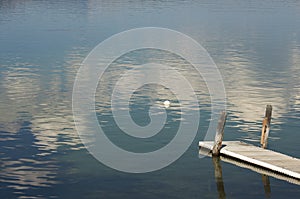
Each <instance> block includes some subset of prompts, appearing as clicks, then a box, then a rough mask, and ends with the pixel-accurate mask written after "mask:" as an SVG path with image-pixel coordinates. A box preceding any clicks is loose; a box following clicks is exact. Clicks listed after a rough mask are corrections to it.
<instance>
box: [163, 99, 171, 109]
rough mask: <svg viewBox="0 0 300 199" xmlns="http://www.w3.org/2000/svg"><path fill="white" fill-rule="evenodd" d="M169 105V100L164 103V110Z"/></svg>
mask: <svg viewBox="0 0 300 199" xmlns="http://www.w3.org/2000/svg"><path fill="white" fill-rule="evenodd" d="M170 104H171V102H170V101H169V100H166V101H164V106H165V108H169V107H170Z"/></svg>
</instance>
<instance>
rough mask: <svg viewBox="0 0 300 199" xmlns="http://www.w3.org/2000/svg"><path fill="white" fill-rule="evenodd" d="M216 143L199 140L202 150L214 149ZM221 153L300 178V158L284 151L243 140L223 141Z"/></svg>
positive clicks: (296, 178) (296, 179) (221, 154)
mask: <svg viewBox="0 0 300 199" xmlns="http://www.w3.org/2000/svg"><path fill="white" fill-rule="evenodd" d="M214 145H215V142H205V141H203V142H202V141H200V142H199V146H200V147H201V149H200V150H203V149H204V150H209V151H212V150H213V147H214ZM219 155H220V156H221V157H222V156H223V157H227V158H232V159H235V160H238V161H242V162H244V163H249V164H251V165H254V166H257V167H259V168H263V169H266V170H269V171H273V172H275V173H279V174H282V175H285V176H288V177H290V178H293V179H295V182H298V180H300V159H298V158H294V157H290V156H288V155H284V154H282V153H278V152H274V151H271V150H268V149H263V148H261V147H257V146H254V145H251V144H247V143H245V142H241V141H223V142H222V147H221V149H220V151H219ZM296 184H298V183H296Z"/></svg>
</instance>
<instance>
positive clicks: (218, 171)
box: [212, 156, 226, 199]
mask: <svg viewBox="0 0 300 199" xmlns="http://www.w3.org/2000/svg"><path fill="white" fill-rule="evenodd" d="M212 161H213V165H214V169H215V181H216V184H217V189H218V194H219V198H220V199H225V198H226V193H225V188H224V182H223V174H222V166H221V163H220V157H215V156H213V157H212Z"/></svg>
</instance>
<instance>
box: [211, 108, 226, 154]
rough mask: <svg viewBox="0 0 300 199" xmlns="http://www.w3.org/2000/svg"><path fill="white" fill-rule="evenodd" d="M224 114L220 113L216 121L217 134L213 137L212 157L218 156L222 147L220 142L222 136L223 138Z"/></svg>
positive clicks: (223, 112)
mask: <svg viewBox="0 0 300 199" xmlns="http://www.w3.org/2000/svg"><path fill="white" fill-rule="evenodd" d="M226 116H227V114H226V112H225V111H222V112H221V115H220V118H219V121H218V127H217V132H216V136H215V143H214V146H213V149H212V155H213V156H218V155H220V150H221V147H222V141H223V136H224V128H225V123H226Z"/></svg>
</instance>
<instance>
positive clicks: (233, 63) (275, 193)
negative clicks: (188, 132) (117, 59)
mask: <svg viewBox="0 0 300 199" xmlns="http://www.w3.org/2000/svg"><path fill="white" fill-rule="evenodd" d="M148 26H151V27H164V28H170V29H174V30H177V31H180V32H182V33H184V34H186V35H189V36H190V37H192V38H193V39H195V40H196V41H197V42H199V43H201V44H202V45H203V47H205V48H206V50H207V51H208V52H209V54H210V55H211V57H212V58H213V59H214V61H215V63H216V64H217V66H218V68H219V70H220V72H221V74H222V77H223V80H224V84H225V88H226V95H227V112H228V118H227V123H226V128H225V139H226V140H242V141H245V142H248V143H251V144H254V145H259V139H260V128H261V121H262V118H263V116H264V108H265V105H266V104H272V105H273V118H272V124H271V127H272V129H271V133H270V137H269V148H270V149H273V150H276V151H280V152H282V153H286V154H289V155H292V156H295V157H300V154H299V151H300V146H299V140H300V134H299V127H300V126H299V121H300V84H299V82H300V2H299V1H279V0H267V1H258V0H253V1H238V0H226V1H216V0H210V1H209V0H207V1H192V0H186V1H177V0H170V1H121V0H118V1H104V0H102V1H96V0H89V1H84V0H77V1H67V0H60V1H55V0H54V1H42V0H36V1H22V0H0V113H1V114H0V158H1V162H0V168H1V170H0V198H218V197H219V198H222V197H221V196H224V194H225V195H226V197H227V198H264V197H270V198H299V196H300V187H299V186H298V185H295V184H292V183H289V182H286V181H281V180H278V179H275V178H272V177H270V188H271V191H269V193H265V190H264V185H263V182H262V177H261V174H259V173H256V172H253V171H250V170H247V169H243V168H240V167H237V166H235V165H232V164H228V163H225V162H221V165H222V170H223V181H222V183H223V184H224V190H223V191H221V190H220V189H218V188H217V183H216V181H215V177H214V167H213V163H212V159H211V158H199V157H198V145H197V142H198V141H199V140H201V139H203V137H204V134H203V132H205V131H206V130H207V128H208V123H209V120H210V101H209V100H210V98H209V93H208V90H207V88H206V86H205V84H204V82H203V79H201V78H199V76H197V75H195V74H194V73H192V72H191V71H192V70H193V69H192V68H190V67H185V68H181V70H182V71H181V72H182V74H184V75H185V76H186V77H188V79H189V80H190V81H191V82H192V83H191V84H192V86H193V87H194V89H195V92H196V93H197V96H198V99H199V107H198V108H199V110H200V114H201V120H200V127H199V132H198V134H197V136H196V138H195V140H194V142H193V143H192V145H191V146H190V148H189V149H188V150H187V152H186V153H184V155H183V156H182V157H181V158H180V159H178V160H177V161H175V162H174V163H173V164H171V165H170V166H168V167H166V168H164V169H162V170H158V171H155V172H151V173H144V174H129V173H123V172H120V171H116V170H114V169H111V168H109V167H107V166H105V165H103V164H101V163H99V162H98V161H97V160H96V159H95V158H94V157H93V156H92V155H91V154H90V153H89V152H88V151H87V150H86V149H85V147H84V146H83V144H82V143H81V140H80V138H79V136H78V134H77V132H76V130H75V125H74V121H73V115H72V89H73V83H74V80H75V76H76V73H77V70H78V69H79V67H80V65H81V63H82V61H83V60H84V58H85V57H86V56H87V55H88V53H89V52H90V51H91V50H92V49H93V48H94V47H95V46H96V45H97V44H98V43H100V42H101V41H103V40H105V39H107V38H109V37H110V36H112V35H113V34H116V33H119V32H121V31H125V30H128V29H131V28H137V27H148ZM148 55H152V58H153V57H154V59H158V60H160V59H162V58H161V57H160V56H162V54H161V53H157V52H152V51H151V52H148ZM153 55H154V56H153ZM168 56H169V55H166V56H165V57H164V59H166V60H168V61H169V62H172V63H173V64H174V65H180V64H181V63H182V60H180V59H179V58H174V57H168ZM150 57H151V56H150ZM145 59H149V58H147V57H143V56H142V55H140V54H139V53H138V52H137V53H136V54H134V53H133V54H132V55H131V57H130V56H129V58H128V60H126V61H127V64H128V65H129V66H132V65H135V64H140V63H143V62H144V60H145ZM137 60H138V61H137ZM123 70H124V68H120V67H119V68H118V65H116V66H115V70H114V71H113V72H116V73H117V75H118V74H119V73H121V71H123ZM108 74H109V71H108ZM108 78H111V79H112V80H114V79H115V78H117V77H116V76H115V74H111V76H109V75H108ZM114 81H115V80H114ZM114 81H112V84H111V85H103V84H101V83H100V85H99V87H98V91H97V97H96V111H97V115H98V119H99V123H100V124H101V125H102V127H103V129H104V130H105V131H106V133H107V134H108V135H109V136H110V139H111V140H112V141H114V142H115V143H116V144H117V145H118V146H120V147H123V148H125V149H127V150H131V151H136V152H147V151H150V150H155V149H158V148H160V147H162V146H164V145H165V144H166V143H168V142H169V141H170V140H172V138H173V137H174V136H175V135H174V132H176V128H178V125H179V122H180V121H181V120H180V113H179V108H178V107H180V104H179V103H178V102H177V101H176V99H175V98H174V96H173V94H172V93H171V92H169V91H168V90H165V89H164V88H162V87H157V86H151V85H150V86H148V87H147V86H146V87H143V88H140V89H139V90H137V91H136V93H135V94H134V95H133V97H132V102H131V105H130V106H131V109H132V110H133V112H132V118H133V119H134V120H135V121H136V123H137V124H139V125H146V124H147V123H149V117H147V114H146V115H145V112H147V111H148V109H149V104H151V103H150V102H151V100H153V98H155V99H156V100H158V101H160V100H165V99H166V97H165V96H168V97H171V98H174V100H173V101H172V103H173V104H172V107H171V109H170V111H169V119H168V123H167V124H166V125H167V127H166V129H165V131H163V132H161V134H159V135H157V136H156V137H153V138H150V140H147V141H145V142H138V143H135V144H132V143H134V141H135V140H130V139H127V138H126V136H124V135H123V134H122V132H120V129H118V128H117V127H116V125H115V123H114V121H113V118H112V116H111V112H110V109H109V106H108V105H107V104H108V103H109V102H110V99H109V98H106V97H104V96H106V94H107V92H108V91H111V89H112V88H113V83H114ZM153 90H156V94H155V96H153V95H152V94H153V92H151V91H153ZM173 105H174V106H173ZM197 110H198V109H197ZM299 166H300V165H299ZM220 191H221V192H222V193H220Z"/></svg>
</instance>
